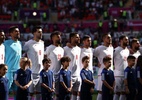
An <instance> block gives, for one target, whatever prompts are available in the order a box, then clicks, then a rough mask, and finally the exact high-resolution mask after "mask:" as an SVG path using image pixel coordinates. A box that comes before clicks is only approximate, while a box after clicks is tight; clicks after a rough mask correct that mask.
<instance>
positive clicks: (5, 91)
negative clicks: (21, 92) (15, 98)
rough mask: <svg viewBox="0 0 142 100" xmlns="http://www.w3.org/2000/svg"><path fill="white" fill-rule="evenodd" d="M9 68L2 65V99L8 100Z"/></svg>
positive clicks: (0, 76)
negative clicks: (7, 75) (7, 73)
mask: <svg viewBox="0 0 142 100" xmlns="http://www.w3.org/2000/svg"><path fill="white" fill-rule="evenodd" d="M7 69H8V67H7V66H6V65H5V64H0V99H1V100H8V91H9V89H8V79H7V78H6V77H5V74H6V72H7Z"/></svg>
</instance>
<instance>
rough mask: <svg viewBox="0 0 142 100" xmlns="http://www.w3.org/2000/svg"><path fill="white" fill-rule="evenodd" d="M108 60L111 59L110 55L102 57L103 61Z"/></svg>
mask: <svg viewBox="0 0 142 100" xmlns="http://www.w3.org/2000/svg"><path fill="white" fill-rule="evenodd" d="M110 60H111V57H109V56H105V57H104V58H103V63H105V62H108V61H110Z"/></svg>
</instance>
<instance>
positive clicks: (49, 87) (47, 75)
mask: <svg viewBox="0 0 142 100" xmlns="http://www.w3.org/2000/svg"><path fill="white" fill-rule="evenodd" d="M42 64H43V69H42V71H41V72H40V83H41V93H42V100H53V92H54V83H55V80H54V75H53V72H52V71H51V70H50V69H49V68H50V65H51V60H50V59H49V58H45V59H43V61H42Z"/></svg>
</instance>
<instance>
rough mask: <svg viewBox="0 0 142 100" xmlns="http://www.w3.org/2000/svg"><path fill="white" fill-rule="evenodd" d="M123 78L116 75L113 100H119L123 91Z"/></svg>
mask: <svg viewBox="0 0 142 100" xmlns="http://www.w3.org/2000/svg"><path fill="white" fill-rule="evenodd" d="M121 83H122V82H121V78H120V77H115V87H114V96H113V100H119V97H120V93H121V91H122V87H121V86H122V84H121Z"/></svg>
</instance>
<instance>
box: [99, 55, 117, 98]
mask: <svg viewBox="0 0 142 100" xmlns="http://www.w3.org/2000/svg"><path fill="white" fill-rule="evenodd" d="M103 63H104V65H105V67H104V69H103V70H102V74H101V75H102V81H103V85H102V100H113V91H114V85H115V79H114V73H113V71H112V70H111V69H109V67H110V66H111V58H110V57H109V56H106V57H104V58H103Z"/></svg>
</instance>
